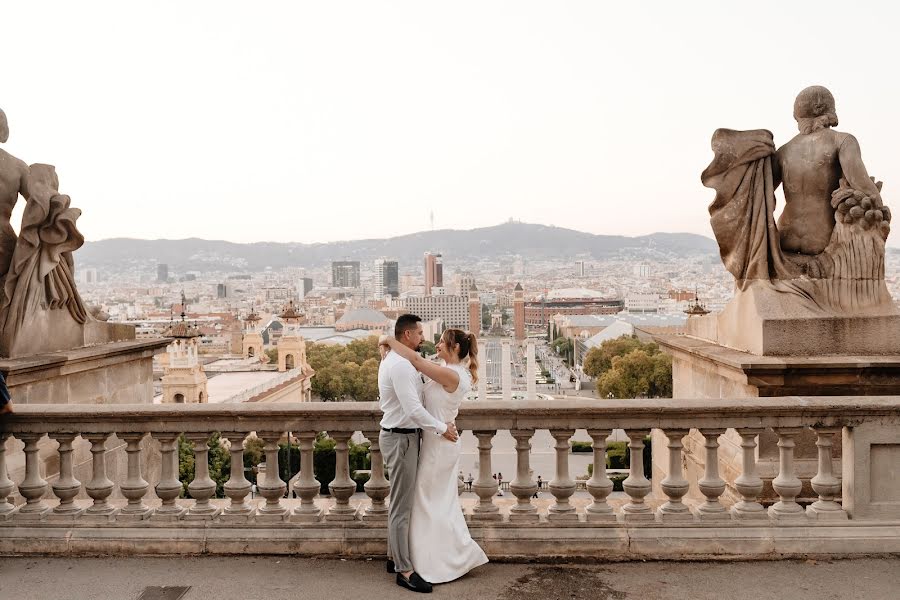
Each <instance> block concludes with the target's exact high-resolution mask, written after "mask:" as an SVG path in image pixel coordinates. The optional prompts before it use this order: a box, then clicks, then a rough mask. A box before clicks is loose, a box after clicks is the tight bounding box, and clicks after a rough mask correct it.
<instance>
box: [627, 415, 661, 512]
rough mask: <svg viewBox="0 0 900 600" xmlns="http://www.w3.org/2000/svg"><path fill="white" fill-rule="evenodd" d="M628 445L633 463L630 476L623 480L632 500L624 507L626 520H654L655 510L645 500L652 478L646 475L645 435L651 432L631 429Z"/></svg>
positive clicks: (629, 470)
mask: <svg viewBox="0 0 900 600" xmlns="http://www.w3.org/2000/svg"><path fill="white" fill-rule="evenodd" d="M625 433H626V435H628V439H629V440H630V441H629V442H628V447H629V448H630V449H631V465H630V467H629V469H628V478H627V479H626V480H625V481H623V482H622V488H623V489H624V490H625V493H626V494H628V496H629V498H631V500H630V501H629V502H628V504H626V505H625V506H623V507H622V511H623V512H624V519H625V521H626V522H627V521H653V520H654V518H655V517H654V516H653V511H652V510H651V509H650V507H649V506H647V504H646V503H645V502H644V497H646V496H647V494H649V493H650V480H649V479H647V477H645V476H644V437H645V436H646V435H647V434H649V433H650V431H649V430H647V429H629V430H628V431H626V432H625Z"/></svg>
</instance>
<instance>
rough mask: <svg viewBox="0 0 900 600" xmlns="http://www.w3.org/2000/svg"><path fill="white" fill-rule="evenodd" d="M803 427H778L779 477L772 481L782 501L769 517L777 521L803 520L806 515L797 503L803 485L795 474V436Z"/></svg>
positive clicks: (773, 506) (770, 510) (777, 503)
mask: <svg viewBox="0 0 900 600" xmlns="http://www.w3.org/2000/svg"><path fill="white" fill-rule="evenodd" d="M803 429H804V428H803V427H776V428H775V429H774V430H775V433H776V434H777V435H778V476H777V477H775V479H773V480H772V488H774V490H775V493H777V494H778V497H779V498H780V500H779V501H778V502H776V503H775V504H773V505H772V506H770V507H769V516H770V517H772V519H774V520H776V521H798V520H803V519H804V518H805V516H806V513H804V512H803V507H801V506H800V505H799V504H797V502H796V498H797V495H798V494H799V493H800V489H801V488H802V484H801V482H800V478H799V477H797V474H796V473H795V472H794V436H796V435H799V434H800V433H801V432H802V431H803Z"/></svg>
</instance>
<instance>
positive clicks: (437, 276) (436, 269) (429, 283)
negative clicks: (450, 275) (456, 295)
mask: <svg viewBox="0 0 900 600" xmlns="http://www.w3.org/2000/svg"><path fill="white" fill-rule="evenodd" d="M434 287H444V259H443V257H442V256H441V255H440V253H437V254H434V253H431V252H426V253H425V295H426V296H430V295H431V288H434Z"/></svg>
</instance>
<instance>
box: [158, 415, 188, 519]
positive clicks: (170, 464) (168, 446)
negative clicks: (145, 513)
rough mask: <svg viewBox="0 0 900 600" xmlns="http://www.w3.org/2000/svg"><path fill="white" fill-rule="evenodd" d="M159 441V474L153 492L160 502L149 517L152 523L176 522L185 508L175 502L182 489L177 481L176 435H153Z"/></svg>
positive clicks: (167, 433) (177, 435)
mask: <svg viewBox="0 0 900 600" xmlns="http://www.w3.org/2000/svg"><path fill="white" fill-rule="evenodd" d="M153 437H154V439H156V440H157V441H159V453H160V473H159V483H157V484H156V487H155V488H154V491H155V492H156V496H157V497H158V498H159V499H160V500H161V501H162V503H161V504H160V506H159V508H157V509H156V511H155V512H154V513H153V515H152V516H151V517H150V518H151V519H152V520H154V521H177V520H178V519H180V518H181V517H182V515H184V512H185V508H184V507H183V506H179V505H178V503H177V502H176V501H175V500H176V499H177V498H178V497H179V496H180V495H181V492H182V490H183V489H184V488H183V487H182V485H181V482H180V481H179V480H178V437H179V434H178V433H169V432H166V433H154V434H153Z"/></svg>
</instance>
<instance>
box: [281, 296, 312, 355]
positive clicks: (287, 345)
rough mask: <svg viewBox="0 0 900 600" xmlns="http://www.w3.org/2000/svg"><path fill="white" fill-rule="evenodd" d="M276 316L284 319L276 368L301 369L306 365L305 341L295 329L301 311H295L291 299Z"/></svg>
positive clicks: (301, 315)
mask: <svg viewBox="0 0 900 600" xmlns="http://www.w3.org/2000/svg"><path fill="white" fill-rule="evenodd" d="M278 317H279V318H280V319H281V320H282V321H284V330H283V333H282V334H281V339H280V340H278V370H279V371H281V372H284V371H290V370H291V369H303V368H304V366H305V365H306V342H305V341H304V340H303V336H301V335H300V332H299V330H298V329H297V325H298V324H299V323H300V320H301V319H302V318H303V313H301V312H299V311H297V309H296V308H295V307H294V301H293V300H291V301H290V303H289V304H288V306H287V307H286V308H285V309H284V311H283V312H282V313H281V314H280V315H278Z"/></svg>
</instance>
